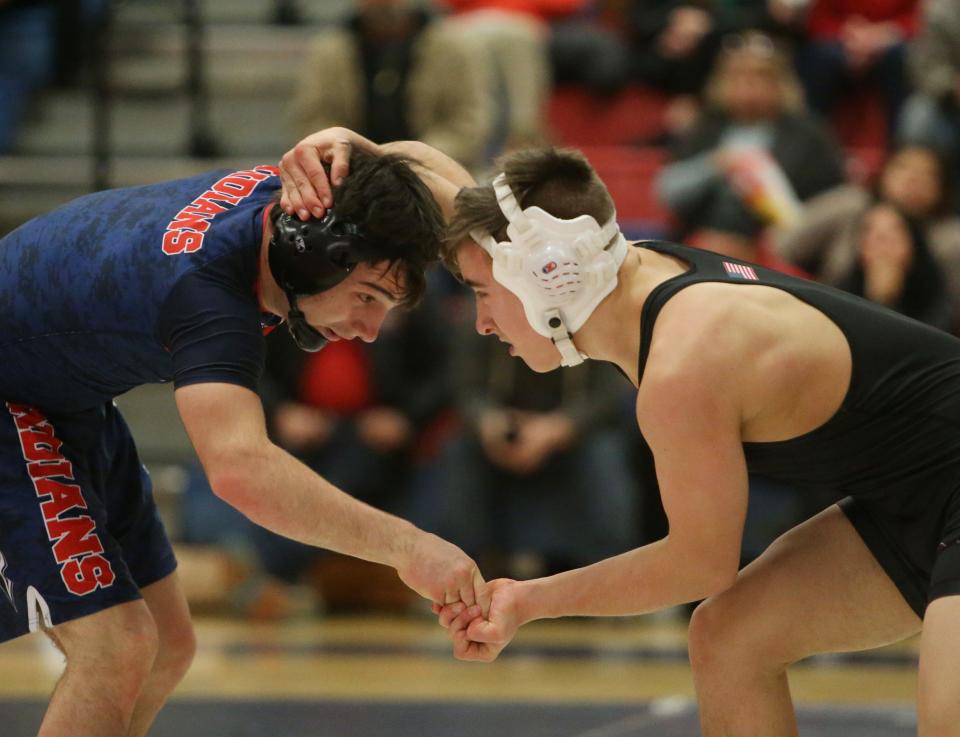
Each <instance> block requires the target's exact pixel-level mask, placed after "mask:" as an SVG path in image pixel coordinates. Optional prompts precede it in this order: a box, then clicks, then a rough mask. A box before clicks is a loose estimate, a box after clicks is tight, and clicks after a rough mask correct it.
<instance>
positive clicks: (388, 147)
mask: <svg viewBox="0 0 960 737" xmlns="http://www.w3.org/2000/svg"><path fill="white" fill-rule="evenodd" d="M354 148H361V149H364V150H366V151H370V152H371V153H377V154H383V153H398V154H402V155H403V156H406V157H408V158H410V159H413V160H414V161H416V162H417V164H416V169H417V171H418V173H419V174H420V176H421V178H422V179H423V180H424V182H425V183H426V185H427V186H428V187H429V188H430V191H431V192H432V193H433V195H434V197H435V198H436V200H437V202H438V204H439V205H440V207H441V209H442V210H443V211H444V213H445V214H448V215H449V213H450V212H452V208H453V200H454V198H455V197H456V195H457V192H458V191H459V190H460V188H461V187H469V186H473V185H474V184H475V182H474V179H473V177H472V176H471V175H470V173H469V172H468V171H467V170H466V169H464V168H463V167H462V166H460V164H458V163H457V162H456V161H454V160H453V159H451V158H450V157H449V156H447V155H446V154H444V153H442V152H441V151H439V150H437V149H435V148H433V147H432V146H428V145H427V144H425V143H421V142H419V141H395V142H392V143H386V144H383V145H377V144H375V143H373V142H372V141H370V140H369V139H367V138H364V137H363V136H361V135H360V134H359V133H356V132H355V131H352V130H350V129H349V128H339V127H338V128H327V129H325V130H322V131H318V132H317V133H313V134H311V135H309V136H307V137H306V138H304V139H303V140H302V141H300V142H299V143H297V145H296V146H294V147H293V148H292V149H290V150H289V151H287V152H286V153H285V154H284V155H283V156H282V157H281V159H280V178H281V181H282V182H283V193H282V196H281V199H280V206H281V207H283V209H284V211H285V212H287V213H288V214H293V213H297V214H298V215H299V216H300V218H301V219H306V218H307V217H308V215H311V214H312V215H313V217H322V216H323V213H324V212H325V211H326V208H328V207H331V206H332V205H333V194H332V187H331V183H332V184H333V185H337V184H339V183H340V181H341V180H342V178H343V177H345V176H346V175H347V174H348V172H349V168H350V152H351V151H352V150H353V149H354ZM324 162H328V163H329V164H330V176H329V178H328V177H327V173H326V171H325V170H324V167H323V164H324Z"/></svg>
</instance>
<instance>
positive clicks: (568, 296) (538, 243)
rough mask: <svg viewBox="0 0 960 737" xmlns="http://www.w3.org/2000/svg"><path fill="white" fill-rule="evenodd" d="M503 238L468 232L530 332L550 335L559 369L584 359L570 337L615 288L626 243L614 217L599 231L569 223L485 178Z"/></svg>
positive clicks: (593, 225) (585, 222) (584, 222)
mask: <svg viewBox="0 0 960 737" xmlns="http://www.w3.org/2000/svg"><path fill="white" fill-rule="evenodd" d="M493 188H494V192H495V193H496V197H497V203H498V204H499V206H500V210H501V211H502V212H503V214H504V216H505V217H506V218H507V221H508V225H507V236H508V238H509V240H507V241H504V242H502V243H498V242H497V241H496V240H495V239H494V238H493V237H492V236H491V235H490V234H487V233H480V232H474V233H471V235H472V236H473V238H474V240H476V241H477V243H478V244H479V245H480V246H481V247H483V248H484V249H485V250H486V251H487V253H489V254H490V256H491V257H492V259H493V277H494V279H496V280H497V281H498V282H499V283H500V284H502V285H503V286H505V287H506V288H507V289H509V290H510V291H511V292H513V293H514V294H515V295H516V296H517V297H518V298H519V299H520V302H521V303H522V304H523V308H524V313H525V314H526V317H527V321H528V322H529V323H530V325H531V327H533V329H534V330H536V331H537V332H538V333H540V334H541V335H543V336H545V337H548V338H550V339H551V340H553V342H554V343H555V344H556V346H557V348H558V350H559V351H560V354H561V357H562V362H563V365H564V366H573V365H576V364H578V363H580V362H581V361H582V360H583V358H584V356H583V355H582V354H580V352H579V351H578V350H577V349H576V347H575V346H574V345H573V341H572V339H571V336H572V334H573V333H574V332H576V331H577V330H579V329H580V327H581V326H582V325H583V323H585V322H586V320H587V318H589V317H590V314H591V313H592V312H593V310H594V309H595V308H596V307H597V305H598V304H599V303H600V302H601V301H602V300H603V298H604V297H606V296H607V295H608V294H609V293H610V292H611V291H613V289H614V287H616V285H617V272H618V270H619V267H620V264H621V263H622V262H623V259H624V258H625V257H626V252H627V244H626V240H625V239H624V237H623V235H622V234H621V233H620V228H619V227H618V225H617V222H616V214H614V215H613V216H612V217H611V218H610V219H609V220H608V221H607V222H606V223H604V224H603V226H600V225H599V224H598V223H597V221H596V220H595V219H594V218H592V217H590V216H589V215H581V216H579V217H576V218H573V219H572V220H563V219H560V218H557V217H554V216H553V215H551V214H550V213H548V212H546V211H545V210H543V209H542V208H539V207H527V208H521V207H520V203H519V202H518V201H517V199H516V196H515V195H514V194H513V190H512V188H511V187H510V185H509V184H508V183H507V181H506V177H505V175H504V174H500V175H498V176H497V177H496V178H495V179H494V180H493Z"/></svg>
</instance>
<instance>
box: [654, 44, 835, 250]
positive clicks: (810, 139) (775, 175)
mask: <svg viewBox="0 0 960 737" xmlns="http://www.w3.org/2000/svg"><path fill="white" fill-rule="evenodd" d="M706 100H707V108H706V110H705V111H704V113H703V114H702V115H701V116H700V118H699V120H698V121H697V122H696V123H695V124H694V126H693V128H692V129H691V130H690V131H689V132H688V133H687V134H686V135H684V136H683V137H682V138H681V139H680V140H679V141H678V142H677V144H676V145H675V147H674V149H673V151H672V163H671V164H669V165H668V166H666V167H665V168H664V169H663V171H662V172H661V174H660V178H659V181H658V189H659V193H660V196H661V198H662V199H663V201H664V202H665V203H666V204H667V206H668V207H669V209H670V210H671V211H672V213H673V215H674V216H675V218H676V220H677V225H678V230H679V233H678V235H679V237H687V236H688V235H690V234H691V233H694V232H695V231H697V230H700V229H704V228H706V229H716V230H720V231H724V232H734V233H738V234H741V235H743V236H748V237H752V236H755V235H756V234H758V233H759V232H760V231H761V230H762V229H763V228H764V227H766V226H767V225H786V224H788V222H789V221H790V220H792V219H793V218H794V217H795V215H796V212H797V201H803V200H806V199H808V198H810V197H812V196H813V195H816V194H818V193H820V192H822V191H824V190H826V189H829V188H830V187H833V186H835V185H837V184H840V183H841V182H842V181H843V180H844V169H843V158H842V155H841V151H840V148H839V146H838V145H837V143H836V141H835V140H834V138H833V137H832V135H831V134H830V132H829V131H828V129H827V128H826V127H825V126H824V125H823V124H822V123H821V122H820V121H819V120H818V119H816V118H814V117H812V116H811V115H809V114H807V113H806V112H805V110H804V107H803V94H802V92H801V89H800V85H799V82H798V81H797V79H796V76H795V75H794V73H793V70H792V67H791V66H790V62H789V58H788V56H787V55H786V53H785V52H784V51H782V50H781V49H780V48H779V47H778V46H777V45H776V44H775V43H774V42H773V41H772V40H771V39H770V37H769V36H766V35H765V34H762V33H758V32H748V33H745V34H737V35H735V36H730V37H727V38H726V39H725V41H724V48H723V51H722V52H721V53H720V56H719V57H718V59H717V66H716V69H715V71H714V73H713V76H712V78H711V80H710V82H709V84H708V87H707V91H706Z"/></svg>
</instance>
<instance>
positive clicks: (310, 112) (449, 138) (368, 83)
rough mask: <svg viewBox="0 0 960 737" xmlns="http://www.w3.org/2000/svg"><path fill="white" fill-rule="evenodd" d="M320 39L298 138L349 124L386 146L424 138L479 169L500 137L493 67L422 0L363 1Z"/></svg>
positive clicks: (301, 97)
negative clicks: (492, 140)
mask: <svg viewBox="0 0 960 737" xmlns="http://www.w3.org/2000/svg"><path fill="white" fill-rule="evenodd" d="M355 6H356V12H355V13H353V14H352V15H351V16H350V17H349V18H348V19H347V20H346V21H345V22H344V23H343V24H342V25H341V26H339V27H337V28H333V29H331V30H327V31H324V32H322V33H320V34H319V35H318V36H317V37H316V38H315V39H314V40H313V42H312V44H311V47H310V52H309V56H308V59H307V61H306V64H305V65H304V68H303V73H302V75H301V77H300V83H299V87H298V89H297V93H296V97H295V100H294V103H293V111H292V118H293V121H294V125H295V127H296V132H297V135H306V134H308V133H311V132H313V131H316V130H320V129H321V128H326V127H329V126H332V125H343V126H346V127H348V128H352V129H353V130H356V131H358V132H359V133H362V134H363V135H365V136H367V137H368V138H370V139H371V140H373V141H375V142H377V143H383V142H386V141H396V140H407V139H418V140H421V141H424V142H425V143H428V144H430V145H431V146H435V147H436V148H438V149H440V150H441V151H443V152H444V153H446V154H448V155H449V156H451V157H452V158H454V159H456V160H457V161H459V162H460V163H462V164H463V165H464V166H467V167H468V168H469V167H475V166H477V165H478V164H479V163H480V161H481V159H482V157H483V154H484V152H485V147H486V144H487V141H488V138H489V136H490V126H491V121H492V102H491V99H490V94H489V90H490V86H489V84H488V81H487V80H488V77H487V72H486V68H485V67H486V65H485V63H484V62H483V60H482V59H480V58H479V57H478V56H476V55H475V53H474V50H473V48H474V47H473V46H472V45H471V44H467V43H463V39H462V38H461V34H459V33H457V32H455V31H454V29H452V28H451V27H450V26H448V25H447V23H446V21H443V20H438V19H436V18H434V17H433V16H431V15H430V14H429V13H428V12H427V11H425V10H423V9H421V8H418V7H417V5H416V3H415V0H355Z"/></svg>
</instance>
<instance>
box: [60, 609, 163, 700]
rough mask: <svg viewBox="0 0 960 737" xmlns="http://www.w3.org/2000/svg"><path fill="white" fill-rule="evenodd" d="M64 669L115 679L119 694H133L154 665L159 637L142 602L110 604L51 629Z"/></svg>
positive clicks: (100, 679)
mask: <svg viewBox="0 0 960 737" xmlns="http://www.w3.org/2000/svg"><path fill="white" fill-rule="evenodd" d="M52 635H53V638H54V639H55V642H56V643H57V644H58V646H59V647H60V648H61V649H62V651H63V653H64V655H65V656H66V660H67V672H68V673H76V674H82V675H83V677H84V678H87V679H90V681H91V682H97V683H102V682H104V681H116V682H117V684H118V685H121V686H122V687H121V688H120V689H119V690H118V692H119V693H129V694H131V695H132V697H133V698H136V693H138V692H139V689H140V687H141V686H142V685H143V682H144V681H145V680H146V678H147V676H148V675H149V674H150V671H151V669H152V668H153V664H154V660H155V659H156V656H157V649H158V643H159V637H158V634H157V627H156V624H155V623H154V621H153V617H152V616H151V614H150V611H149V610H148V609H147V607H146V605H145V604H144V603H143V602H142V601H133V602H128V603H126V604H120V605H118V606H114V607H110V608H109V609H105V610H103V611H101V612H97V613H96V614H91V615H89V616H87V617H82V618H81V619H76V620H73V621H70V622H66V623H64V624H62V625H58V626H57V627H55V628H54V630H53V632H52Z"/></svg>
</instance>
